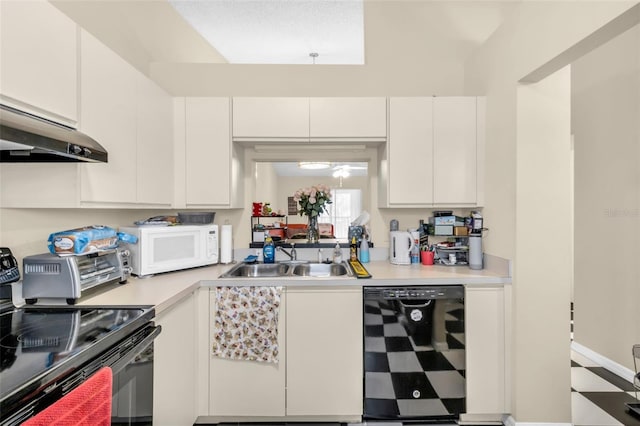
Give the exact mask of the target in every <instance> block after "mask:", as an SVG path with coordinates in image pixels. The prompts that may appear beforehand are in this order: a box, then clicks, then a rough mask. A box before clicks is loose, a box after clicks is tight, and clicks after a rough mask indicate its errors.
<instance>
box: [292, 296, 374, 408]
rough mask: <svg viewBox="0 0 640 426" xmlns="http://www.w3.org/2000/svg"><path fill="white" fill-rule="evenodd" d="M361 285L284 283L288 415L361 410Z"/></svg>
mask: <svg viewBox="0 0 640 426" xmlns="http://www.w3.org/2000/svg"><path fill="white" fill-rule="evenodd" d="M362 374H363V373H362V289H361V288H349V289H335V288H334V289H326V288H292V287H288V288H287V416H304V415H333V416H336V415H356V416H360V415H362V377H363V376H362Z"/></svg>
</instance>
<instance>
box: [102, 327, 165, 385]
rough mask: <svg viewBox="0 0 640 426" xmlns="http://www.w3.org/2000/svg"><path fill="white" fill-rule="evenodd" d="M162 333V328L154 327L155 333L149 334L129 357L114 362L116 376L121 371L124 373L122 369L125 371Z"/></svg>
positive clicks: (113, 367) (113, 368)
mask: <svg viewBox="0 0 640 426" xmlns="http://www.w3.org/2000/svg"><path fill="white" fill-rule="evenodd" d="M160 331H162V326H159V325H156V326H155V327H153V331H152V332H151V334H149V335H148V336H147V337H145V338H144V339H143V340H142V341H141V342H140V343H138V344H137V345H136V347H135V348H133V349H132V350H131V351H130V352H129V353H128V354H127V355H125V356H124V357H122V358H120V359H119V360H117V361H116V362H114V363H113V364H112V365H111V370H112V371H113V374H114V375H115V374H117V373H119V372H120V371H122V369H124V367H126V366H127V365H128V364H129V363H130V362H131V361H133V360H134V359H135V358H136V357H137V356H138V355H139V354H140V353H142V351H144V350H145V349H147V347H149V345H150V344H151V343H153V341H154V339H155V338H156V337H158V334H160Z"/></svg>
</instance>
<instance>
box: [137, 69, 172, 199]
mask: <svg viewBox="0 0 640 426" xmlns="http://www.w3.org/2000/svg"><path fill="white" fill-rule="evenodd" d="M137 95H138V102H137V108H138V111H137V117H138V126H137V159H138V161H137V163H138V164H137V167H136V170H137V174H136V180H137V197H136V201H137V203H142V204H162V205H167V206H169V205H171V204H172V202H173V177H174V173H173V98H172V97H171V96H169V95H168V94H167V93H166V92H165V91H164V90H162V89H161V88H160V87H159V86H158V85H156V84H155V83H154V82H153V81H151V80H149V79H148V78H147V77H146V76H144V75H142V74H138V77H137Z"/></svg>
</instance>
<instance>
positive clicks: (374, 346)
mask: <svg viewBox="0 0 640 426" xmlns="http://www.w3.org/2000/svg"><path fill="white" fill-rule="evenodd" d="M386 350H387V349H386V346H385V344H384V337H365V338H364V351H365V352H385V351H386Z"/></svg>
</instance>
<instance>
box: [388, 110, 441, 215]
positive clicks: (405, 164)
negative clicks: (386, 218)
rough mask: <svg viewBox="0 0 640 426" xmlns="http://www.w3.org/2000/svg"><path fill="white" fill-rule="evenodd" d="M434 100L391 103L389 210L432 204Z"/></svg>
mask: <svg viewBox="0 0 640 426" xmlns="http://www.w3.org/2000/svg"><path fill="white" fill-rule="evenodd" d="M432 114H433V98H432V97H428V98H420V97H415V98H391V99H390V100H389V142H388V148H387V149H388V181H389V182H388V195H389V196H388V200H389V206H403V205H404V206H424V205H431V204H432V203H433V124H432V118H433V117H432Z"/></svg>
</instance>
